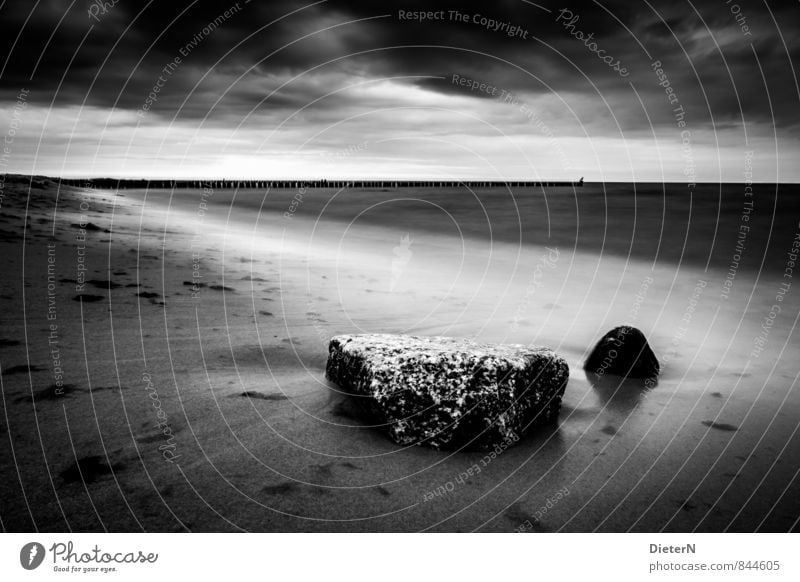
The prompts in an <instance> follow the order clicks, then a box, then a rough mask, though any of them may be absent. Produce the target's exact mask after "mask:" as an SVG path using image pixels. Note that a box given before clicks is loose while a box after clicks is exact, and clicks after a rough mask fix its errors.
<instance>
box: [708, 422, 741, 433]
mask: <svg viewBox="0 0 800 582" xmlns="http://www.w3.org/2000/svg"><path fill="white" fill-rule="evenodd" d="M701 424H702V425H703V426H707V427H709V428H715V429H717V430H722V431H725V432H735V431H737V430H739V427H738V426H735V425H733V424H727V423H724V422H714V421H713V420H704V421H703V422H702V423H701Z"/></svg>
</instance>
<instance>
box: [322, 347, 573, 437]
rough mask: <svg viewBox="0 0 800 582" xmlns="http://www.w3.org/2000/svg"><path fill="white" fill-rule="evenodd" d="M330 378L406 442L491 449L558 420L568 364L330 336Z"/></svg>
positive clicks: (500, 351) (520, 351)
mask: <svg viewBox="0 0 800 582" xmlns="http://www.w3.org/2000/svg"><path fill="white" fill-rule="evenodd" d="M326 376H327V377H328V379H329V380H331V381H332V382H335V383H337V384H338V385H339V386H340V387H341V388H342V389H343V390H346V391H348V392H351V393H353V394H356V395H359V396H364V397H366V398H360V399H359V400H361V401H362V402H363V403H364V404H365V406H366V408H367V410H368V412H370V413H371V414H372V416H373V417H375V418H376V419H378V420H380V421H381V422H385V423H386V424H387V426H388V430H389V435H390V436H391V438H392V439H393V440H394V441H395V442H396V443H398V444H400V445H410V444H414V443H424V444H426V445H429V446H432V447H435V448H455V447H461V446H467V447H469V448H487V447H491V446H492V445H495V444H498V443H504V442H505V443H509V442H511V441H515V440H516V439H518V438H519V436H520V435H521V434H522V433H523V432H524V431H526V430H527V429H528V428H529V427H530V426H532V425H535V424H540V423H544V422H548V421H552V420H554V419H556V418H557V417H558V412H559V409H560V407H561V397H562V395H563V394H564V388H565V386H566V384H567V380H568V378H569V367H568V366H567V363H566V362H565V361H564V360H563V359H562V358H561V357H559V356H558V355H556V354H555V353H554V352H553V351H551V350H549V349H547V348H529V347H526V346H522V345H486V344H479V343H476V342H473V341H471V340H466V339H455V338H446V337H415V336H403V335H386V334H365V335H342V336H337V337H334V338H332V339H331V342H330V347H329V353H328V364H327V369H326Z"/></svg>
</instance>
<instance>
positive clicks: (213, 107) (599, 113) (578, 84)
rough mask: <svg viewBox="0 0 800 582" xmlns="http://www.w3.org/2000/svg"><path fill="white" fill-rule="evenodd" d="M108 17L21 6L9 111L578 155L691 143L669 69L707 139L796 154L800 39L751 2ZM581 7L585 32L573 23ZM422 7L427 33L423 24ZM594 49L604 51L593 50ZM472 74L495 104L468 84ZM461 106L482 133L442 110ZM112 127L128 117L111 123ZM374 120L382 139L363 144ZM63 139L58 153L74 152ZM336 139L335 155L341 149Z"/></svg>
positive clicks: (6, 41) (332, 5)
mask: <svg viewBox="0 0 800 582" xmlns="http://www.w3.org/2000/svg"><path fill="white" fill-rule="evenodd" d="M537 5H538V7H537ZM93 6H98V5H97V4H94V3H92V2H87V1H81V2H76V3H73V4H72V5H70V6H69V7H68V8H65V6H64V5H63V4H62V3H60V2H57V1H55V0H51V1H46V2H39V3H36V4H34V5H28V4H24V3H5V4H4V5H3V6H2V8H0V47H2V49H3V50H0V54H4V55H7V56H6V58H5V61H4V62H3V64H2V72H1V73H0V99H2V100H3V101H4V102H5V103H6V104H10V103H11V102H12V101H13V99H14V97H15V96H16V95H17V94H18V92H19V90H20V89H21V88H23V87H24V88H27V89H30V91H31V93H30V97H29V99H30V101H31V103H32V105H35V106H36V107H37V108H38V110H39V111H46V110H51V111H53V112H54V113H53V115H54V116H55V117H54V118H56V119H64V118H65V116H69V115H73V116H75V117H74V118H73V119H72V121H73V124H74V125H76V126H77V127H83V126H91V127H92V128H93V129H94V130H98V128H99V131H101V133H100V135H101V137H102V138H103V139H105V138H106V137H107V135H108V134H110V133H113V134H114V139H115V140H116V139H124V135H123V134H124V132H125V131H126V130H127V131H128V134H129V136H128V137H129V139H130V136H131V135H133V134H134V132H137V131H139V132H140V131H142V130H144V129H146V130H149V131H151V132H156V131H158V132H166V133H164V135H165V136H169V128H170V127H180V128H183V129H186V130H188V131H189V132H193V133H194V135H195V136H196V138H197V139H206V137H207V136H208V135H211V134H213V135H217V134H215V133H214V132H215V131H216V130H218V129H220V128H231V127H233V128H238V130H239V131H241V132H246V133H247V134H248V136H249V138H248V139H254V140H256V141H255V142H254V143H250V146H251V148H254V149H255V150H256V151H258V150H259V148H260V147H261V142H263V141H264V139H267V141H272V142H274V143H281V144H283V145H285V146H286V147H291V146H294V147H295V148H297V146H299V145H301V144H302V141H301V142H300V143H296V142H294V141H292V140H294V139H299V140H303V139H308V136H313V135H318V136H325V135H327V136H329V137H330V136H331V135H334V134H335V135H337V138H336V139H337V140H339V141H344V142H347V143H355V142H358V140H359V135H358V133H359V132H361V133H362V134H363V133H365V132H368V133H370V134H375V133H376V132H378V133H379V132H381V131H382V132H384V138H389V139H391V138H394V137H395V136H396V135H395V134H391V133H389V132H390V131H397V132H399V133H398V134H397V135H403V130H404V129H408V128H411V129H413V130H414V131H417V132H427V133H428V134H430V135H439V136H448V135H451V136H455V135H461V136H463V135H465V131H464V129H465V127H469V128H470V131H471V132H474V133H472V134H471V135H475V136H477V135H484V134H485V132H486V131H487V130H486V128H487V127H495V128H497V129H499V130H500V131H501V133H502V134H504V135H508V136H515V138H516V137H519V138H523V137H525V136H527V137H529V138H530V139H542V138H543V135H542V131H541V126H539V127H535V126H534V124H532V123H531V122H530V119H526V112H529V113H527V117H530V115H531V114H534V115H535V116H536V118H537V119H538V120H540V125H541V123H546V126H547V129H548V131H549V132H551V133H553V134H554V135H555V136H556V137H559V138H563V139H572V138H595V139H600V138H602V139H617V140H626V139H631V138H635V139H645V138H649V139H657V140H666V141H667V142H669V143H679V142H680V131H679V127H678V126H677V122H676V115H675V112H674V109H675V105H676V103H674V102H670V100H669V99H670V95H669V94H667V93H666V90H665V87H664V86H663V85H660V84H659V83H660V82H661V81H660V79H658V77H657V76H656V74H655V72H654V66H652V63H653V62H654V61H658V62H660V64H661V68H662V69H663V71H664V72H665V73H666V75H667V77H668V80H669V86H670V88H671V89H672V91H673V93H674V95H677V97H678V99H679V101H678V103H677V104H678V105H680V106H682V107H683V109H684V110H685V115H686V118H685V119H686V123H687V124H689V127H690V129H691V130H692V131H693V132H695V133H696V134H697V135H709V134H710V135H714V131H715V130H717V131H718V132H719V133H718V135H719V136H721V137H722V138H724V139H726V140H734V141H738V142H743V141H744V136H745V130H746V131H747V135H748V136H753V137H759V138H763V137H764V136H768V135H770V132H772V131H774V132H775V133H776V135H777V137H776V138H775V139H777V140H778V142H779V143H780V144H781V147H783V148H789V149H791V148H795V149H796V148H797V143H796V142H797V134H798V126H800V107H798V104H800V103H799V101H800V98H799V95H798V93H799V92H798V85H797V79H796V76H795V72H794V71H795V67H794V62H795V59H797V58H798V57H800V54H799V53H800V51H798V47H799V46H800V41H798V40H797V39H798V35H797V34H796V32H797V23H796V18H794V17H793V14H792V12H791V10H792V9H791V7H788V6H784V5H781V6H779V7H772V8H771V9H770V8H766V7H763V6H757V5H749V4H748V5H745V4H743V3H742V5H741V7H740V8H739V9H738V10H739V11H738V12H736V13H734V12H732V10H731V6H730V5H728V4H726V3H723V2H718V1H716V0H704V1H702V2H694V3H692V4H691V5H689V4H686V5H683V4H675V3H673V4H667V5H662V4H658V5H656V4H655V3H652V2H650V3H648V2H643V3H630V2H623V1H622V0H619V1H614V2H602V3H596V2H573V3H563V4H562V3H555V2H550V1H547V0H544V1H542V2H537V3H536V5H533V4H531V3H527V2H523V1H520V0H499V1H496V2H493V3H489V4H487V3H486V2H478V1H468V2H459V3H442V2H427V1H426V2H410V1H406V2H403V1H389V2H382V3H378V4H376V3H375V2H367V1H357V2H353V1H348V2H345V1H343V0H341V1H340V0H327V1H320V2H315V1H305V2H303V1H299V0H277V1H270V2H263V3H262V2H249V3H245V2H238V3H236V2H232V3H230V4H225V3H219V2H211V1H206V0H202V1H200V0H198V1H195V2H190V3H187V4H184V3H169V2H166V3H164V2H162V3H158V5H157V6H156V3H147V4H143V5H141V6H140V5H138V4H136V5H134V4H132V3H128V2H118V3H117V4H114V5H113V6H110V7H109V8H108V9H107V10H106V11H105V12H100V11H99V9H97V8H93ZM565 6H566V7H567V9H568V10H569V12H570V13H571V14H570V15H569V16H570V18H569V19H567V18H566V13H560V10H561V9H562V8H564V7H565ZM90 11H92V12H93V16H92V15H90ZM401 11H403V12H402V13H401ZM415 11H423V12H425V13H426V15H427V16H428V18H425V19H422V18H418V17H416V16H409V14H412V13H414V12H415ZM559 14H561V16H562V17H561V18H560V17H559ZM575 17H577V18H576V19H575V20H573V19H574V18H575ZM570 22H571V24H570ZM743 26H747V30H745V29H744V28H743ZM590 34H591V35H592V38H591V41H585V40H584V41H582V40H581V38H584V39H585V37H586V36H588V35H590ZM592 43H594V44H592ZM601 56H607V57H613V59H612V60H613V61H619V63H620V66H624V67H625V68H626V70H627V71H629V75H628V76H621V75H620V74H618V72H616V71H615V70H614V69H613V67H611V66H609V65H608V64H607V63H606V62H605V61H604V60H603V58H601ZM176 59H178V60H179V61H180V62H179V64H178V66H176V68H175V69H174V71H170V72H169V74H165V73H164V67H165V66H167V65H168V64H169V63H175V62H176ZM454 75H458V76H459V77H462V78H468V79H471V80H474V81H476V82H477V83H478V86H480V85H481V84H483V85H485V86H486V87H493V88H495V89H496V91H495V93H494V94H490V92H489V91H488V90H485V89H484V90H481V89H471V88H470V87H469V86H466V85H461V84H458V83H454V82H453V76H454ZM156 87H157V88H158V94H157V98H156V99H150V101H149V103H148V96H149V95H150V94H151V93H152V92H153V91H154V90H155V88H156ZM506 95H512V96H513V101H512V103H513V104H512V105H509V101H507V100H506V99H505V96H506ZM404 107H405V108H408V111H414V114H413V115H405V114H403V115H402V116H401V117H402V118H403V120H404V124H405V125H397V124H395V123H393V122H392V121H391V115H392V114H389V113H384V112H385V111H390V110H391V111H395V112H399V111H401V110H402V108H404ZM447 107H449V108H450V109H452V110H453V111H460V112H462V113H468V114H469V115H473V116H475V117H476V118H477V119H479V120H481V122H478V123H475V124H473V123H472V122H467V121H465V120H464V118H463V116H462V117H459V116H458V115H451V114H443V113H442V110H443V109H446V108H447ZM425 108H428V109H427V110H426V109H425ZM145 109H146V111H145ZM112 110H113V112H114V113H113V114H111V115H109V114H108V112H111V111H112ZM137 113H138V114H137ZM131 114H137V115H134V116H132V115H131ZM88 115H92V116H94V118H93V119H92V120H87V116H88ZM394 115H398V116H400V114H399V113H395V114H394ZM101 119H106V120H107V119H113V120H115V121H114V124H113V125H109V126H106V125H105V124H103V123H98V121H99V120H101ZM365 119H368V120H371V121H370V123H378V120H379V119H380V123H381V124H382V125H378V126H375V127H371V128H365V127H364V125H365V122H363V120H365ZM87 124H88V125H87ZM334 127H335V128H336V129H335V130H334V129H331V128H334ZM276 128H280V131H276ZM737 129H738V133H737ZM348 132H353V133H352V134H349V133H348ZM63 133H64V130H63V128H61V129H59V130H58V131H55V133H54V134H53V135H45V136H44V137H43V138H42V139H44V141H45V142H52V143H53V144H56V142H57V140H58V139H63V137H59V136H63ZM279 134H280V135H279ZM91 135H92V134H91V132H89V134H88V135H87V136H86V138H87V139H90V138H91ZM204 136H205V137H204ZM290 136H291V139H288V138H289V137H290ZM96 137H97V134H95V138H96ZM184 137H185V136H184ZM373 138H374V136H373ZM81 139H83V137H82V138H81ZM167 139H172V138H169V137H167ZM325 143H327V145H326V146H325V147H333V140H331V139H327V141H326V142H325ZM620 143H622V142H620ZM722 145H726V144H722ZM615 151H617V152H618V153H619V152H621V151H624V148H623V149H616V150H615ZM406 155H408V156H410V152H406ZM448 159H449V158H448Z"/></svg>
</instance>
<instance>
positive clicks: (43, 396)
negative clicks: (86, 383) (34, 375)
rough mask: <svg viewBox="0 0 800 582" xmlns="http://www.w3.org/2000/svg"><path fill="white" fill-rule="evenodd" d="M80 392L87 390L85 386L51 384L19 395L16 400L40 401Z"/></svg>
mask: <svg viewBox="0 0 800 582" xmlns="http://www.w3.org/2000/svg"><path fill="white" fill-rule="evenodd" d="M78 392H87V390H86V389H85V388H79V387H77V386H75V385H74V384H62V385H61V386H60V387H59V386H56V385H55V384H51V385H50V386H48V387H47V388H42V389H41V390H38V391H37V392H34V393H33V394H24V395H23V396H19V397H17V398H16V399H15V400H14V402H17V403H19V402H39V401H41V400H58V399H60V398H65V397H67V396H71V395H72V394H75V393H78Z"/></svg>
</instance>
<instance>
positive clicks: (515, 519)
mask: <svg viewBox="0 0 800 582" xmlns="http://www.w3.org/2000/svg"><path fill="white" fill-rule="evenodd" d="M503 517H505V518H506V519H508V520H509V521H511V523H512V524H514V530H518V531H523V532H535V533H547V532H549V531H550V528H549V527H548V526H547V525H546V524H545V523H544V522H543V521H541V520H539V519H537V518H536V517H534V516H533V515H530V514H529V513H528V512H526V511H525V510H524V509H523V508H522V504H521V503H519V502H517V503H515V504H514V505H512V506H511V507H509V508H508V509H507V510H506V511H505V512H504V513H503Z"/></svg>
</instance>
